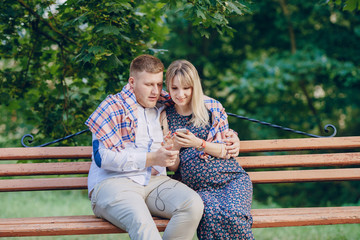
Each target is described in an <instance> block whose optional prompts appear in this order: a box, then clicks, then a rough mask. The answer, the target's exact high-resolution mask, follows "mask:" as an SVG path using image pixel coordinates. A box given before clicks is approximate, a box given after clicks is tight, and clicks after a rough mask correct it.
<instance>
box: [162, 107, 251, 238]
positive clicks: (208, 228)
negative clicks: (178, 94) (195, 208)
mask: <svg viewBox="0 0 360 240" xmlns="http://www.w3.org/2000/svg"><path fill="white" fill-rule="evenodd" d="M166 114H167V120H168V125H169V130H170V131H171V132H172V133H174V132H175V130H176V129H178V128H187V129H188V130H189V131H191V132H192V133H193V134H194V135H195V136H196V137H198V138H201V139H204V140H206V139H207V136H208V134H209V129H210V124H209V126H207V127H194V126H193V125H192V124H191V123H190V122H189V120H190V119H191V115H190V116H182V115H180V114H178V113H177V112H176V109H175V107H174V106H172V107H169V108H167V109H166ZM209 114H211V113H210V112H209ZM210 119H211V116H210ZM199 154H200V152H199V151H197V150H196V149H195V148H182V149H181V150H180V165H179V171H180V174H181V181H182V182H183V183H185V184H186V185H188V186H189V187H191V188H192V189H194V190H195V191H196V192H197V193H198V194H199V195H200V196H201V198H202V200H203V202H204V205H205V208H204V214H203V217H202V219H201V221H200V224H199V227H198V229H197V237H198V238H199V239H200V240H203V239H204V240H205V239H206V240H208V239H231V240H233V239H254V237H253V233H252V230H251V226H252V217H251V214H250V209H251V201H252V183H251V180H250V178H249V176H248V174H247V173H246V172H245V171H244V169H243V168H242V167H241V166H240V165H239V164H238V163H237V162H236V160H235V159H233V158H232V159H228V160H226V159H219V158H214V159H211V160H209V161H205V160H204V159H202V158H200V155H199Z"/></svg>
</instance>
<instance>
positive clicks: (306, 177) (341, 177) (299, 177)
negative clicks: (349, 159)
mask: <svg viewBox="0 0 360 240" xmlns="http://www.w3.org/2000/svg"><path fill="white" fill-rule="evenodd" d="M248 174H249V176H250V178H251V181H252V182H253V183H292V182H314V181H316V182H319V181H354V180H360V168H345V169H318V170H289V171H261V172H248Z"/></svg>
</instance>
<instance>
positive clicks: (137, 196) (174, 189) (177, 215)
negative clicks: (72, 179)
mask: <svg viewBox="0 0 360 240" xmlns="http://www.w3.org/2000/svg"><path fill="white" fill-rule="evenodd" d="M91 204H92V209H93V211H94V214H95V215H96V216H97V217H100V218H104V219H106V220H108V221H109V222H111V223H112V224H114V225H116V226H117V227H119V228H121V229H124V230H126V231H127V232H128V233H129V236H130V238H131V239H133V240H136V239H138V240H147V239H149V240H156V239H162V238H161V235H160V233H159V231H158V229H157V227H156V225H155V223H154V221H153V219H152V216H151V215H154V216H159V217H165V218H169V219H170V222H169V224H168V226H167V227H166V229H165V231H164V235H163V239H174V240H175V239H178V240H180V239H184V240H185V239H187V240H190V239H192V238H193V236H194V234H195V232H196V228H197V227H198V224H199V222H200V220H201V217H202V214H203V209H204V205H203V202H202V200H201V198H200V196H199V195H198V194H197V193H196V192H195V191H194V190H192V189H190V188H189V187H187V186H186V185H184V184H183V183H181V182H179V181H176V180H174V179H171V178H169V177H167V176H152V177H151V180H150V182H149V184H148V185H147V186H142V185H139V184H137V183H135V182H133V181H132V180H131V179H128V178H110V179H106V180H104V181H102V182H101V183H99V184H97V185H96V186H95V188H94V190H93V193H92V195H91Z"/></svg>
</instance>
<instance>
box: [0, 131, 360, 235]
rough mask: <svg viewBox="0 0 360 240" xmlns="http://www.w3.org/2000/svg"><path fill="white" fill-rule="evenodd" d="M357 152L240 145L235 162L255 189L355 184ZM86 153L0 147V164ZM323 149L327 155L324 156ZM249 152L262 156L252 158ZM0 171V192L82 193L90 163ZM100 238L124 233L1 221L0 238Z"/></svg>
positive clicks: (358, 216) (317, 211) (36, 220)
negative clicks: (259, 186)
mask: <svg viewBox="0 0 360 240" xmlns="http://www.w3.org/2000/svg"><path fill="white" fill-rule="evenodd" d="M359 149H360V137H334V138H301V139H284V140H256V141H242V142H241V154H240V155H241V156H240V157H238V158H237V159H238V161H239V163H240V164H241V165H242V166H243V167H244V168H245V169H247V171H248V172H249V175H250V177H251V179H252V181H253V183H254V184H266V183H294V182H312V181H316V182H318V181H354V180H356V181H358V180H360V168H358V167H356V165H360V152H359ZM91 150H92V148H91V147H44V148H2V149H1V151H0V160H33V159H86V160H89V159H90V157H91ZM323 150H332V151H331V153H324V152H323ZM340 150H341V151H340ZM253 153H261V155H256V156H253V155H254V154H253ZM285 154H286V155H285ZM7 162H9V161H7ZM0 166H1V167H0V191H2V192H11V191H36V190H62V189H86V188H87V177H86V174H87V172H88V170H89V166H90V162H89V161H81V162H79V161H78V162H61V161H60V162H55V163H21V164H19V163H11V164H9V163H3V164H1V165H0ZM319 167H321V168H319ZM324 167H326V168H324ZM304 168H305V169H304ZM309 168H312V169H309ZM314 168H315V169H314ZM273 169H275V170H273ZM279 169H280V170H279ZM289 169H290V170H289ZM70 174H71V176H70V177H69V176H67V175H70ZM74 174H75V176H74ZM42 175H53V176H51V177H46V178H44V176H42ZM18 176H21V178H16V177H18ZM24 176H31V178H24ZM36 176H41V177H39V178H36ZM9 177H12V178H9ZM299 184H301V183H299ZM255 197H256V196H255ZM89 204H90V201H89ZM8 207H11V206H8ZM252 214H253V218H254V224H253V227H254V228H265V227H285V226H306V225H329V224H349V223H360V206H346V207H340V206H339V207H310V208H276V209H253V210H252ZM154 219H155V222H156V224H157V226H158V228H159V230H160V231H164V229H165V227H166V225H167V223H168V220H166V219H160V218H156V217H154ZM105 233H124V231H123V230H121V229H118V228H116V227H115V226H113V225H112V224H110V223H109V222H107V221H104V220H102V219H99V218H96V217H95V216H92V215H89V216H66V217H64V216H61V217H60V216H55V217H54V216H51V217H32V218H7V219H0V237H15V236H50V235H78V234H105Z"/></svg>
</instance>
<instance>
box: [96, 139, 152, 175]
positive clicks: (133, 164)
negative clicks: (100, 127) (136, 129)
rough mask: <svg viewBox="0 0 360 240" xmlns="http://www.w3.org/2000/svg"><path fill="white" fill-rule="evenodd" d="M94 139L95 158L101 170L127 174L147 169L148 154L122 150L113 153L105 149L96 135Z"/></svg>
mask: <svg viewBox="0 0 360 240" xmlns="http://www.w3.org/2000/svg"><path fill="white" fill-rule="evenodd" d="M92 137H93V142H92V145H93V158H94V161H95V163H96V165H97V166H98V167H99V168H102V169H105V170H109V171H116V172H127V171H137V170H141V169H144V168H145V167H146V152H138V151H130V150H129V151H128V150H122V151H120V152H115V151H112V150H110V149H108V148H106V147H105V145H104V144H103V143H102V141H100V140H98V139H97V138H96V136H95V134H93V135H92Z"/></svg>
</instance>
